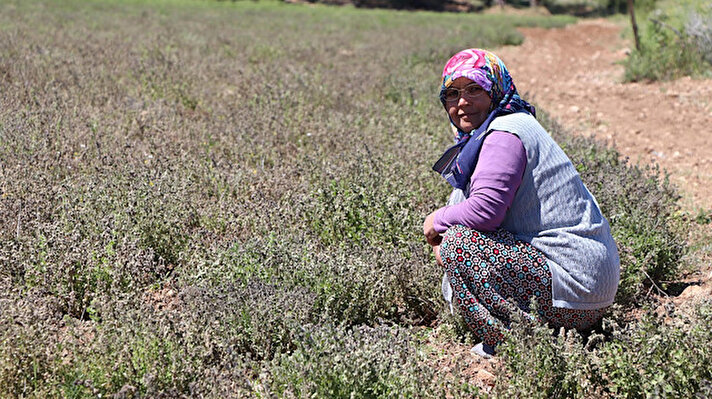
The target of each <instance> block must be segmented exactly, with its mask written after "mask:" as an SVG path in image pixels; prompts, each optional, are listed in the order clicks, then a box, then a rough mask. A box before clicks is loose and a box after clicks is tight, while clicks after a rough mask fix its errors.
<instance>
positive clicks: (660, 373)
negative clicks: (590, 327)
mask: <svg viewBox="0 0 712 399" xmlns="http://www.w3.org/2000/svg"><path fill="white" fill-rule="evenodd" d="M711 312H712V305H711V304H710V303H706V304H703V305H701V306H700V307H699V308H698V309H697V311H696V313H695V314H694V315H692V316H686V315H684V314H676V315H674V316H673V317H672V318H668V321H666V320H665V319H663V318H659V317H654V316H652V315H650V314H648V315H646V316H645V317H643V319H642V320H641V321H639V322H636V323H633V324H631V325H629V326H627V327H625V328H621V327H614V328H607V330H608V333H609V334H612V336H611V338H609V339H604V338H603V336H602V335H600V334H598V335H596V334H594V335H592V336H590V337H588V338H587V339H586V340H584V339H582V337H581V336H580V335H579V334H577V333H575V332H572V331H569V332H568V333H566V334H563V335H562V334H559V335H558V336H552V335H553V331H551V330H549V329H547V328H545V327H542V326H529V327H526V328H525V327H518V328H515V329H513V332H512V336H511V337H510V339H509V341H508V343H507V344H505V345H504V346H503V347H502V355H503V356H502V357H503V360H504V363H503V364H504V368H505V371H506V373H507V376H508V377H509V378H501V379H498V382H497V386H496V387H495V393H496V396H497V397H531V398H584V397H609V396H610V397H619V398H642V397H688V398H690V397H695V396H696V395H699V396H697V397H704V395H705V394H706V393H709V392H710V388H709V385H710V384H709V382H710V380H711V379H712V368H711V367H710V364H711V363H710V362H711V361H712V352H710V350H709V348H708V345H707V342H709V339H710V338H712V333H711V331H712V329H711V327H712V317H711V315H712V313H711ZM604 324H610V325H611V326H616V324H615V323H611V322H610V321H609V320H606V319H604ZM584 342H585V344H584Z"/></svg>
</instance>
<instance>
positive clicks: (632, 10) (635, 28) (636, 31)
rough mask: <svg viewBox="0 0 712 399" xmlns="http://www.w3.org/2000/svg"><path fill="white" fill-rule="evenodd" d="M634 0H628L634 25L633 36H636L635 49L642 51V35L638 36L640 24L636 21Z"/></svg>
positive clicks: (631, 20)
mask: <svg viewBox="0 0 712 399" xmlns="http://www.w3.org/2000/svg"><path fill="white" fill-rule="evenodd" d="M633 8H634V7H633V0H628V12H629V13H630V23H631V25H633V37H634V38H635V49H636V50H638V51H640V37H639V36H638V24H637V23H636V22H635V10H634V9H633Z"/></svg>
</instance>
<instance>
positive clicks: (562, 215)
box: [489, 113, 620, 309]
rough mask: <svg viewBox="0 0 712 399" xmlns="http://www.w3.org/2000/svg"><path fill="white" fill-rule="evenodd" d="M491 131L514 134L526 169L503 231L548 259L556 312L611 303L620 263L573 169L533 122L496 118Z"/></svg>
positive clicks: (517, 116) (604, 225)
mask: <svg viewBox="0 0 712 399" xmlns="http://www.w3.org/2000/svg"><path fill="white" fill-rule="evenodd" d="M489 130H490V131H492V130H499V131H504V132H510V133H512V134H515V135H516V136H517V137H519V139H520V140H521V141H522V143H523V144H524V149H525V150H526V153H527V167H526V169H525V171H524V176H523V178H522V182H521V184H520V186H519V189H518V190H517V193H516V195H515V197H514V200H513V201H512V206H511V207H510V208H509V211H508V212H507V215H506V217H505V219H504V222H503V223H502V225H501V228H503V229H505V230H508V231H510V232H512V233H513V234H514V236H515V237H516V238H517V239H519V240H522V241H525V242H528V243H531V244H532V245H533V246H534V247H535V248H537V249H539V250H540V251H541V252H543V253H544V255H546V257H547V258H548V260H549V262H548V265H549V267H550V268H551V274H552V280H553V281H552V296H553V301H554V303H553V304H554V306H557V307H562V308H570V309H598V308H602V307H605V306H608V305H610V304H611V303H613V299H614V297H615V295H616V290H617V289H618V280H619V275H620V261H619V258H618V250H617V249H616V244H615V242H614V241H613V237H612V236H611V229H610V226H609V225H608V221H607V220H606V218H604V217H603V215H602V214H601V210H600V208H599V206H598V203H597V202H596V199H595V198H594V197H593V195H592V194H591V193H590V192H589V191H588V189H587V188H586V186H584V184H583V181H581V177H580V176H579V174H578V172H576V169H575V167H574V165H573V164H572V163H571V161H570V160H569V158H568V157H567V156H566V154H565V153H564V151H563V150H562V149H561V147H559V146H558V145H557V144H556V142H554V140H553V139H552V138H551V136H549V134H548V133H547V132H546V131H545V130H544V128H542V126H541V125H540V124H539V122H537V120H536V119H535V118H534V117H532V116H531V115H528V114H525V113H516V114H511V115H506V116H501V117H498V118H496V119H495V120H494V121H492V123H491V124H490V126H489Z"/></svg>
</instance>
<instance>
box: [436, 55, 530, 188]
mask: <svg viewBox="0 0 712 399" xmlns="http://www.w3.org/2000/svg"><path fill="white" fill-rule="evenodd" d="M460 77H466V78H468V79H470V80H472V81H473V82H475V83H477V84H478V85H480V86H481V87H482V88H483V89H485V90H486V91H487V93H488V94H489V96H490V99H491V100H492V105H491V109H490V114H489V116H488V118H487V119H486V120H485V121H484V122H483V123H482V125H480V126H479V127H478V128H476V129H475V130H473V131H471V132H463V131H462V130H460V129H459V128H457V126H456V125H455V124H454V123H453V122H452V120H450V123H451V124H452V125H453V126H454V127H455V128H456V133H455V141H456V143H457V144H455V146H453V147H451V148H449V149H448V150H447V151H446V152H445V154H444V155H443V156H442V157H441V158H440V160H439V161H438V162H437V163H436V164H435V166H433V169H434V170H435V171H437V172H439V173H440V174H442V175H443V177H444V178H445V179H446V180H447V181H448V182H449V183H450V184H452V185H453V187H455V188H459V189H462V190H465V188H466V187H467V184H468V183H469V181H470V176H472V172H473V171H474V170H475V165H476V164H477V157H478V156H479V152H480V148H481V147H482V141H483V140H484V137H485V136H486V135H487V133H488V127H489V124H490V122H492V120H493V119H494V118H496V117H498V116H502V115H507V114H512V113H516V112H525V113H527V114H530V115H532V116H536V110H535V109H534V107H533V106H532V105H531V104H529V103H528V102H526V101H524V100H522V98H521V97H519V93H517V88H516V87H515V86H514V81H512V77H511V76H510V75H509V71H508V70H507V67H506V66H505V65H504V62H502V60H501V59H500V58H499V57H497V56H496V55H495V54H494V53H492V52H490V51H487V50H482V49H476V48H472V49H467V50H462V51H460V52H459V53H457V54H455V55H453V56H452V58H450V60H449V61H448V62H447V64H445V68H444V69H443V74H442V79H443V80H442V85H441V86H440V102H442V104H443V106H445V90H446V89H447V88H448V87H450V86H451V85H452V82H454V81H455V79H457V78H460Z"/></svg>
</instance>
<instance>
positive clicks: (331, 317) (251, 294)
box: [0, 0, 712, 398]
mask: <svg viewBox="0 0 712 399" xmlns="http://www.w3.org/2000/svg"><path fill="white" fill-rule="evenodd" d="M570 22H572V20H571V19H568V18H559V17H547V18H531V17H528V18H525V17H517V18H515V17H503V16H483V15H464V14H461V15H454V14H435V13H425V12H394V11H367V10H357V9H353V8H328V7H321V6H317V7H307V6H289V5H285V4H282V3H276V2H260V3H253V2H250V3H242V2H240V3H229V4H226V3H221V2H208V1H187V0H176V1H167V0H166V1H163V0H147V1H118V0H109V1H93V0H90V1H80V0H62V1H59V0H58V1H39V0H31V1H16V0H10V1H8V0H0V397H33V398H45V397H67V398H79V397H99V396H101V397H117V398H132V397H152V398H153V397H166V398H168V397H170V398H173V397H215V398H223V397H323V398H331V397H335V398H341V397H355V398H375V397H378V398H380V397H393V398H401V397H424V398H427V397H432V398H442V397H446V396H448V397H472V396H477V395H481V394H482V395H484V394H485V390H484V389H480V388H481V387H480V388H478V384H477V381H475V379H473V377H472V375H471V374H468V372H467V370H466V368H464V366H463V367H454V368H451V369H447V370H445V369H442V368H440V367H438V364H440V361H441V360H442V359H443V358H445V357H448V356H450V355H449V354H448V351H447V350H444V351H443V349H442V348H447V347H448V346H449V345H469V344H471V337H470V336H469V334H468V333H467V331H466V330H465V329H464V328H463V327H462V325H461V323H460V321H459V320H458V318H457V317H451V316H448V312H446V309H445V307H444V305H443V302H442V301H441V299H440V298H441V297H440V291H439V287H440V279H441V276H442V274H441V273H442V271H441V270H439V269H438V268H437V266H436V265H435V260H434V258H433V256H432V255H431V253H430V252H429V247H428V246H427V244H426V243H425V241H424V239H423V237H422V228H421V226H422V221H423V219H424V217H425V216H426V215H427V214H428V213H429V212H430V211H432V210H434V209H435V208H436V207H438V206H441V205H442V204H444V202H445V200H446V197H447V195H448V193H449V190H448V187H447V184H446V183H445V182H444V181H443V180H441V178H440V177H439V176H437V175H436V174H435V173H434V172H432V171H431V170H430V165H432V163H433V162H434V161H435V160H436V159H437V157H438V156H439V155H440V153H441V152H442V150H443V149H444V148H446V147H447V146H448V145H449V144H450V141H449V140H450V137H451V136H450V133H449V128H448V122H447V117H446V115H445V112H444V111H443V110H442V107H441V105H440V103H439V101H438V98H437V94H438V89H439V84H440V82H439V76H440V72H441V69H442V65H443V63H444V62H445V61H446V60H447V59H448V58H449V57H450V56H451V55H452V54H454V53H455V52H457V51H458V50H461V49H463V48H467V47H485V48H495V47H497V46H499V45H503V44H518V43H519V42H520V41H521V40H522V39H521V36H520V35H519V34H518V33H517V32H516V30H515V27H516V26H523V25H527V26H533V25H537V26H561V25H563V24H566V23H570ZM504 61H505V62H506V59H505V60H504ZM512 73H513V75H514V78H515V81H516V79H517V71H512ZM542 111H545V110H540V112H541V114H542V116H541V117H540V120H543V122H544V124H545V126H547V127H548V128H549V129H550V131H551V132H552V134H554V135H555V138H556V139H557V141H558V142H559V143H560V144H561V145H562V147H564V149H565V150H566V151H567V153H568V154H569V156H570V157H571V159H572V160H573V161H574V163H575V164H576V165H577V168H578V170H579V172H580V173H581V175H582V176H583V177H584V180H585V181H586V183H587V185H588V187H589V189H590V190H591V191H592V192H593V193H594V195H595V196H596V197H597V199H598V201H599V203H600V204H601V207H602V209H603V211H604V213H605V215H606V216H607V217H608V219H609V221H610V222H611V225H612V228H613V232H614V236H615V237H616V240H617V242H618V245H619V249H620V253H621V260H622V267H623V272H622V282H621V288H620V290H619V300H618V303H619V305H618V306H617V308H616V309H614V311H613V312H611V315H610V316H609V317H607V318H606V319H605V320H604V323H603V326H602V327H601V329H600V331H599V332H597V333H595V334H593V335H592V336H591V337H593V338H591V337H587V338H586V339H584V338H582V337H580V336H578V335H577V334H569V335H562V336H559V337H558V338H556V339H552V338H551V334H550V332H549V331H548V330H546V329H544V328H541V329H533V330H532V331H528V330H526V329H524V328H522V329H515V332H514V333H513V337H512V339H511V340H510V343H509V344H507V346H505V348H504V349H503V352H502V355H501V357H500V358H501V362H500V369H499V373H498V375H497V383H496V385H495V387H494V388H493V390H492V392H490V394H492V395H495V396H496V395H499V396H503V397H505V396H506V397H536V396H537V395H539V397H590V396H596V397H598V396H604V397H606V396H608V397H619V396H620V397H644V396H646V395H655V394H656V393H659V394H660V395H661V396H665V395H666V394H667V393H670V392H673V393H676V394H681V395H683V396H689V395H694V394H695V393H698V392H702V393H704V392H707V393H709V392H710V390H712V385H711V384H710V382H709V380H710V379H712V372H711V371H710V366H709V365H710V364H711V363H712V353H710V351H709V349H708V341H709V340H710V339H712V333H711V332H710V331H711V330H712V309H710V308H709V307H708V306H703V307H701V308H700V309H698V311H697V312H696V313H695V314H694V315H688V316H684V317H683V316H679V318H678V316H675V317H676V318H674V322H673V323H671V324H670V323H668V324H664V323H662V321H661V320H658V319H655V318H653V317H652V316H651V317H646V318H644V319H643V320H641V321H636V322H629V321H626V320H628V319H627V318H626V317H624V316H625V314H626V313H627V312H628V311H630V310H632V309H637V308H640V307H642V306H645V305H648V304H650V302H651V299H650V295H649V294H650V292H651V290H654V289H656V287H661V288H658V289H667V287H666V286H665V284H664V282H667V281H673V280H674V279H675V278H677V277H678V275H679V271H680V269H681V268H684V264H682V263H681V259H682V255H683V254H684V252H685V243H684V239H683V237H684V230H685V228H686V225H685V224H686V223H688V222H687V220H686V218H685V217H684V215H682V214H681V212H679V211H678V208H677V205H676V201H677V196H676V194H675V192H674V190H673V189H672V188H671V187H669V186H668V185H667V184H666V183H665V182H664V181H662V180H660V179H659V178H658V177H656V176H658V174H657V173H656V171H654V170H643V169H640V168H637V167H632V166H630V165H628V164H627V163H626V162H625V161H624V160H622V159H619V156H618V154H617V153H616V152H615V151H614V150H612V149H610V148H606V147H605V146H604V145H601V144H599V143H597V142H594V141H592V140H589V139H583V138H573V137H570V136H568V135H567V134H566V132H563V131H562V130H561V129H560V128H559V127H558V126H557V125H556V122H555V121H550V120H548V119H547V118H546V115H544V112H542ZM528 352H529V353H531V355H528V354H527V353H528ZM461 360H462V359H459V358H458V359H455V361H456V362H459V361H461ZM670 395H671V396H672V394H670Z"/></svg>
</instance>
